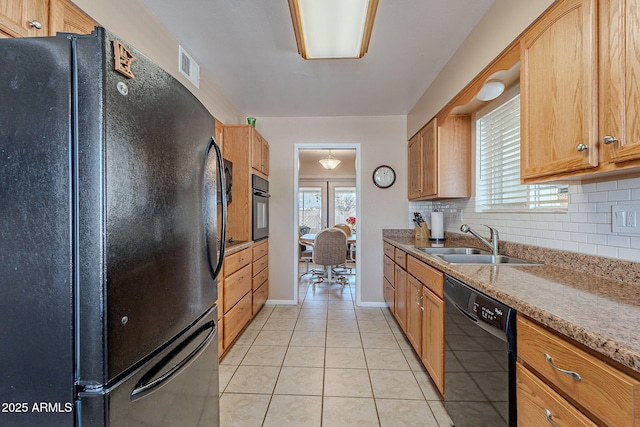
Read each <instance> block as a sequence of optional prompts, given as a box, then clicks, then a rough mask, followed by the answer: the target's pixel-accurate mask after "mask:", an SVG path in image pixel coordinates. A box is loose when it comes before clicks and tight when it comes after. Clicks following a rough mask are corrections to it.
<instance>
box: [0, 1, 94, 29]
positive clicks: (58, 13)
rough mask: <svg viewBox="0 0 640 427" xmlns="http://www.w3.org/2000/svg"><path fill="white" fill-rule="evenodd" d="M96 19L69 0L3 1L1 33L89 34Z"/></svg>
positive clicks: (0, 13)
mask: <svg viewBox="0 0 640 427" xmlns="http://www.w3.org/2000/svg"><path fill="white" fill-rule="evenodd" d="M94 25H95V23H94V22H93V20H92V19H91V18H89V17H88V16H87V15H85V14H84V13H82V11H80V10H79V9H78V8H76V7H75V6H74V5H73V4H71V3H70V2H69V1H67V0H11V1H1V2H0V37H2V36H7V37H38V36H40V37H44V36H54V35H55V34H56V33H57V32H65V33H79V34H88V33H90V32H91V31H92V30H93V27H94Z"/></svg>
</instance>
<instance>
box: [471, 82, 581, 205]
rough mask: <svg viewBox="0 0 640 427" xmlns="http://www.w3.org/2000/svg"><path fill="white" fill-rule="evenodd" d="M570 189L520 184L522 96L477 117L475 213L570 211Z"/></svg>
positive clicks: (557, 186) (560, 186) (564, 186)
mask: <svg viewBox="0 0 640 427" xmlns="http://www.w3.org/2000/svg"><path fill="white" fill-rule="evenodd" d="M567 204H568V187H567V186H566V185H551V184H533V185H523V184H520V94H519V93H517V92H516V95H515V96H513V97H512V98H510V99H508V100H507V101H506V102H504V103H502V104H500V105H498V106H497V107H494V108H489V109H488V110H485V111H482V112H480V113H479V114H478V115H477V117H476V211H479V212H482V211H531V210H532V209H536V210H553V211H563V210H567Z"/></svg>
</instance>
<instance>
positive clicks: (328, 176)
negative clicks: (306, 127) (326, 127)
mask: <svg viewBox="0 0 640 427" xmlns="http://www.w3.org/2000/svg"><path fill="white" fill-rule="evenodd" d="M329 150H331V151H329ZM329 154H331V156H333V157H335V158H336V159H338V160H340V164H339V165H338V166H337V167H335V168H334V169H326V168H324V167H323V166H322V165H321V164H320V162H319V160H321V159H323V158H326V157H327V156H328V155H329ZM295 155H296V159H295V160H296V162H297V165H298V167H297V168H296V173H295V174H294V179H295V183H294V184H295V185H294V189H295V190H294V191H295V194H296V198H297V201H298V203H296V204H295V212H294V224H295V230H294V234H295V237H296V239H295V245H296V250H295V251H294V254H295V258H296V259H295V262H294V266H295V268H294V270H295V271H294V273H295V283H298V284H299V286H298V287H296V290H295V292H294V294H295V295H294V298H295V301H296V303H297V302H299V301H300V293H299V292H300V289H302V291H304V285H305V284H307V285H308V284H309V283H310V282H309V281H310V280H312V278H311V274H308V272H309V269H314V268H315V269H318V268H319V266H316V265H313V257H312V250H313V246H312V245H302V244H301V243H300V239H299V238H300V237H301V236H303V235H306V236H305V237H307V239H306V240H307V241H309V240H308V238H309V237H310V238H312V239H313V237H314V236H315V235H316V234H317V233H318V232H320V231H321V230H323V229H326V228H333V227H334V226H335V225H344V226H346V227H347V229H346V230H345V231H346V233H347V234H348V235H349V238H348V239H349V240H348V245H347V249H346V263H345V265H344V266H343V269H342V270H341V272H342V273H345V277H346V278H347V283H349V284H350V286H351V287H350V290H351V289H352V291H353V294H354V295H353V297H354V298H353V301H354V303H355V305H360V280H359V277H360V262H359V252H360V251H359V250H358V242H357V233H358V230H362V223H361V221H360V219H361V216H360V205H361V203H360V191H359V189H360V176H359V173H358V172H359V169H360V168H359V164H360V146H359V144H341V145H336V144H296V149H295ZM311 241H313V240H311ZM316 271H318V270H316ZM304 281H306V282H304ZM323 285H324V286H329V287H330V286H334V287H337V286H336V285H330V284H323ZM338 287H339V286H338ZM314 289H315V288H314Z"/></svg>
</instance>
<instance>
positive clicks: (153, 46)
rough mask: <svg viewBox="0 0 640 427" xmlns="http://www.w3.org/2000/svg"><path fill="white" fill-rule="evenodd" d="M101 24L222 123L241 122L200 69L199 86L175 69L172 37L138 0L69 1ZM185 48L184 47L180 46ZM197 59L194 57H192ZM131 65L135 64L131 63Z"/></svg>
mask: <svg viewBox="0 0 640 427" xmlns="http://www.w3.org/2000/svg"><path fill="white" fill-rule="evenodd" d="M73 3H74V4H76V5H77V6H78V7H79V8H80V9H82V10H83V11H84V12H85V13H86V14H87V15H89V16H91V17H92V18H93V19H94V20H95V21H96V22H98V23H99V24H100V25H101V26H103V27H105V28H107V29H108V30H109V31H111V32H112V33H114V34H116V35H117V36H118V37H121V38H122V39H123V40H124V41H126V42H127V43H130V44H131V45H132V46H134V47H135V48H136V49H138V50H139V51H141V52H142V53H144V54H145V56H147V57H149V58H151V59H152V60H153V61H154V62H155V63H157V64H158V65H160V66H161V67H162V68H164V69H165V70H166V71H167V72H168V73H169V74H171V75H173V76H174V77H175V78H176V79H178V80H179V81H180V82H181V83H182V84H183V85H185V87H187V89H189V90H190V91H191V92H192V93H193V94H194V95H195V96H196V97H197V98H198V99H199V100H200V102H202V104H204V106H205V107H206V108H207V109H208V110H209V112H210V113H211V114H212V115H213V116H214V117H215V118H216V119H218V120H220V121H221V122H222V123H225V124H233V123H241V122H242V121H243V120H244V114H241V112H240V111H239V110H238V109H237V108H236V107H235V106H234V105H233V104H232V103H231V101H229V99H227V97H226V96H225V95H224V94H223V93H222V91H221V90H220V88H219V87H218V86H217V85H216V84H215V83H214V82H213V80H212V79H211V78H210V77H209V76H207V75H206V74H205V73H204V72H203V70H202V69H200V88H199V89H198V88H196V87H195V86H194V85H193V84H191V82H189V80H187V79H186V78H185V77H184V76H182V74H180V72H179V71H178V45H179V42H178V40H176V38H175V37H174V36H173V35H172V34H171V33H170V32H168V31H167V30H166V29H165V28H164V27H163V26H162V24H160V22H159V21H158V20H157V19H156V18H155V16H153V14H151V12H150V11H149V9H148V8H147V7H146V6H145V4H144V2H143V1H142V0H73ZM184 47H185V48H186V49H187V50H188V49H189V47H188V46H184ZM194 59H195V61H196V62H198V58H194ZM134 65H135V64H134Z"/></svg>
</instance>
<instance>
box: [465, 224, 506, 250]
mask: <svg viewBox="0 0 640 427" xmlns="http://www.w3.org/2000/svg"><path fill="white" fill-rule="evenodd" d="M485 227H487V228H488V229H489V230H491V242H489V241H488V240H487V239H485V238H484V237H482V236H481V235H479V234H478V233H476V232H475V231H473V230H472V229H471V227H469V226H468V225H467V224H462V226H461V227H460V231H462V232H463V233H471V234H473V235H474V236H475V237H477V238H478V240H480V241H481V242H482V243H484V244H485V245H487V246H488V247H489V249H491V253H492V254H493V255H498V242H499V239H498V230H496V229H495V228H493V227H489V226H488V225H485Z"/></svg>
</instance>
